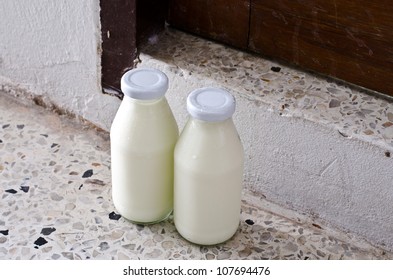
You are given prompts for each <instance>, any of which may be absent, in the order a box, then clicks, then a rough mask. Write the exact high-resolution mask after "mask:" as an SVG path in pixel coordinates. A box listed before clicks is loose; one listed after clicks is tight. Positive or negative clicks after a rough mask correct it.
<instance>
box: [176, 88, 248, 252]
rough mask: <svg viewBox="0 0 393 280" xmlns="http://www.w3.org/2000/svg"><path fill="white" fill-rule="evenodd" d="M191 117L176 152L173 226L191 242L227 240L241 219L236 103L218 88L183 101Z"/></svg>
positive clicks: (203, 90) (240, 148)
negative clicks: (234, 121)
mask: <svg viewBox="0 0 393 280" xmlns="http://www.w3.org/2000/svg"><path fill="white" fill-rule="evenodd" d="M187 110H188V112H189V115H190V118H189V120H188V122H187V124H186V126H185V127H184V129H183V131H182V133H181V135H180V137H179V140H178V142H177V144H176V148H175V183H174V222H175V226H176V229H177V230H178V232H179V233H180V234H181V235H182V236H183V237H184V238H185V239H187V240H189V241H190V242H193V243H196V244H201V245H213V244H218V243H221V242H224V241H226V240H227V239H229V238H231V237H232V236H233V235H234V234H235V232H236V230H237V228H238V226H239V221H240V203H241V191H242V181H243V165H244V158H243V157H244V155H243V146H242V144H241V141H240V138H239V135H238V133H237V130H236V128H235V125H234V123H233V121H232V115H233V113H234V112H235V99H234V98H233V96H232V95H230V94H229V93H228V92H227V91H225V90H223V89H219V88H201V89H197V90H195V91H193V92H192V93H190V95H189V96H188V98H187Z"/></svg>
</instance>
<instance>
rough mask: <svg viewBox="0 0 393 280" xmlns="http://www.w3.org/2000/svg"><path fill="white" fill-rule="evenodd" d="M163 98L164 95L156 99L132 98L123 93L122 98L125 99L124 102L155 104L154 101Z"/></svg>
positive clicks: (156, 101)
mask: <svg viewBox="0 0 393 280" xmlns="http://www.w3.org/2000/svg"><path fill="white" fill-rule="evenodd" d="M163 99H165V96H162V97H160V98H157V99H146V100H144V99H136V98H132V97H129V96H127V95H124V98H123V100H124V101H126V102H131V103H137V104H145V105H149V104H155V103H158V102H160V101H161V100H163Z"/></svg>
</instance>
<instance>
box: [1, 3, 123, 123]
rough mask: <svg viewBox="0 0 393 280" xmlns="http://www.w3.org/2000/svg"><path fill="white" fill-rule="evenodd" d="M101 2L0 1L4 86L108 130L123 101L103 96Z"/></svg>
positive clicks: (2, 85) (7, 89) (2, 80)
mask: <svg viewBox="0 0 393 280" xmlns="http://www.w3.org/2000/svg"><path fill="white" fill-rule="evenodd" d="M100 52H101V31H100V19H99V1H98V0H86V1H66V0H60V1H58V0H20V1H13V0H2V1H0V85H1V87H2V88H3V89H4V90H5V91H10V92H14V91H15V90H18V92H22V91H24V92H27V93H29V94H33V95H34V96H39V97H42V99H43V101H44V102H46V103H48V104H50V103H54V104H56V105H57V106H58V107H61V108H63V109H66V110H69V111H70V112H73V113H75V114H77V115H81V116H82V117H84V118H86V119H88V120H90V121H91V122H93V123H95V124H96V125H98V126H100V127H103V128H106V129H107V128H108V125H109V124H110V123H111V120H112V115H113V114H114V112H115V111H116V109H117V106H118V104H119V101H118V100H116V99H114V98H111V97H109V96H107V95H103V94H101V64H100V63H101V62H100V57H101V54H100Z"/></svg>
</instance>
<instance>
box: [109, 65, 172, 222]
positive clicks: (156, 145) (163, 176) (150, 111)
mask: <svg viewBox="0 0 393 280" xmlns="http://www.w3.org/2000/svg"><path fill="white" fill-rule="evenodd" d="M167 89H168V77H167V76H166V75H165V74H164V73H163V72H161V71H159V70H156V69H149V68H141V69H140V68H138V69H134V70H131V71H128V72H127V73H125V74H124V75H123V77H122V79H121V90H122V92H123V93H124V99H123V101H122V102H121V104H120V107H119V109H118V111H117V114H116V116H115V118H114V120H113V123H112V127H111V132H110V140H111V160H112V163H111V172H112V198H113V203H114V205H115V208H116V209H117V211H118V212H119V213H120V214H121V215H122V216H123V217H124V218H126V219H128V220H130V221H132V222H135V223H140V224H148V223H155V222H159V221H162V220H164V219H166V218H167V217H168V216H169V215H170V213H171V212H172V210H173V164H174V163H173V152H174V147H175V144H176V141H177V139H178V135H179V132H178V127H177V124H176V121H175V119H174V117H173V114H172V111H171V109H170V107H169V105H168V102H167V100H166V98H165V93H166V91H167Z"/></svg>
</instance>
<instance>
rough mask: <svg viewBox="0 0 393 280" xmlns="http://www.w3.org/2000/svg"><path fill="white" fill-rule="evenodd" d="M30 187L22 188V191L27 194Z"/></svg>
mask: <svg viewBox="0 0 393 280" xmlns="http://www.w3.org/2000/svg"><path fill="white" fill-rule="evenodd" d="M29 189H30V187H29V186H21V187H20V190H21V191H23V192H25V193H27V192H28V191H29Z"/></svg>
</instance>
